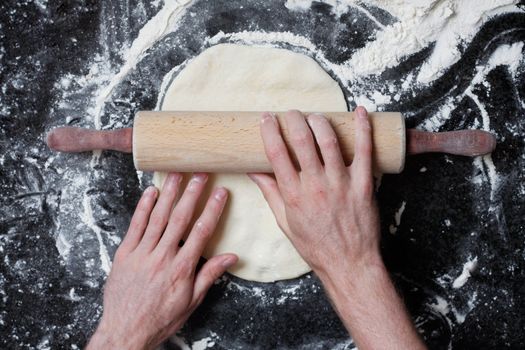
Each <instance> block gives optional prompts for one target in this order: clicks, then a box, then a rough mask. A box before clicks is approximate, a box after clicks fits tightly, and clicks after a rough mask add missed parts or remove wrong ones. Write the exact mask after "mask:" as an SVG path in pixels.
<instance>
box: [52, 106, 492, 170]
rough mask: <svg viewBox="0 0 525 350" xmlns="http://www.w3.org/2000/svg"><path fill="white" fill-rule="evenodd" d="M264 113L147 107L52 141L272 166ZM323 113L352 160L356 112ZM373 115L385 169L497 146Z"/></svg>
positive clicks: (63, 147) (246, 166)
mask: <svg viewBox="0 0 525 350" xmlns="http://www.w3.org/2000/svg"><path fill="white" fill-rule="evenodd" d="M261 114H262V112H200V111H191V112H178V111H177V112H169V111H168V112H154V111H140V112H138V113H137V114H136V116H135V120H134V124H133V128H124V129H119V130H89V129H83V128H77V127H59V128H56V129H53V130H52V131H50V133H49V134H48V136H47V144H48V146H49V147H50V148H51V149H53V150H56V151H62V152H84V151H93V150H115V151H120V152H126V153H133V161H134V164H135V167H136V168H137V169H138V170H143V171H180V172H195V171H199V172H217V173H219V172H220V173H232V172H236V173H247V172H272V168H271V166H270V163H269V162H268V159H267V158H266V154H265V152H264V146H263V141H262V138H261V136H260V127H259V125H260V120H261ZM323 115H324V116H325V117H326V118H327V119H328V120H329V121H330V123H331V125H332V126H333V128H334V130H335V132H336V135H337V137H338V140H339V144H340V147H341V151H342V154H343V157H344V160H345V162H346V163H347V164H350V163H351V161H352V158H353V154H354V118H355V114H354V112H323ZM369 115H370V121H371V125H372V133H373V151H374V168H375V170H376V171H378V172H381V173H390V174H396V173H400V172H401V171H402V170H403V167H404V165H405V157H406V155H407V154H408V155H412V154H420V153H428V152H442V153H450V154H456V155H464V156H478V155H484V154H488V153H490V152H492V151H493V150H494V148H495V146H496V139H495V137H494V135H492V134H491V133H489V132H486V131H481V130H460V131H449V132H439V133H432V132H425V131H419V130H415V129H408V130H407V129H405V120H404V118H403V116H402V115H401V113H395V112H381V113H378V112H375V113H369ZM276 116H277V120H278V122H279V124H280V127H281V130H282V133H283V136H284V140H285V142H286V143H287V144H289V143H290V142H289V140H290V134H289V133H288V130H287V128H286V123H285V121H284V118H285V112H277V113H276ZM292 157H293V155H292ZM294 161H295V160H294Z"/></svg>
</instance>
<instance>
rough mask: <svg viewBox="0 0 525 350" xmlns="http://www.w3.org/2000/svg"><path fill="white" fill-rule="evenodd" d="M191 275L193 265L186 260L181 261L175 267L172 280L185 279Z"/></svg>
mask: <svg viewBox="0 0 525 350" xmlns="http://www.w3.org/2000/svg"><path fill="white" fill-rule="evenodd" d="M192 274H193V264H192V263H191V262H190V261H189V260H187V259H181V260H180V261H178V262H177V264H176V265H175V268H174V271H173V274H172V278H173V280H174V281H176V280H180V279H185V278H188V277H190V276H192Z"/></svg>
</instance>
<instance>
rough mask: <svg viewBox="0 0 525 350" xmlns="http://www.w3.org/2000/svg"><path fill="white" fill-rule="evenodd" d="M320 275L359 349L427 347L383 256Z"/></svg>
mask: <svg viewBox="0 0 525 350" xmlns="http://www.w3.org/2000/svg"><path fill="white" fill-rule="evenodd" d="M350 268H352V267H350ZM319 277H320V278H321V280H322V282H323V284H324V285H325V288H326V290H327V293H328V295H329V296H330V299H331V300H332V302H333V304H334V306H335V308H336V311H337V313H338V314H339V317H340V318H341V320H342V321H343V323H344V325H345V327H346V328H347V329H348V330H349V332H350V334H351V335H352V337H353V339H354V341H355V342H356V344H357V346H358V347H359V349H426V346H425V345H424V343H423V341H422V340H421V338H420V336H419V334H418V333H417V330H416V329H415V327H414V325H413V323H412V320H411V318H410V316H409V314H408V312H407V310H406V308H405V306H404V304H403V301H402V300H401V298H400V297H399V295H398V294H397V292H396V290H395V287H394V285H393V284H392V281H391V279H390V276H389V275H388V272H387V271H386V268H385V267H384V265H383V263H382V262H381V260H380V259H379V258H378V259H377V260H376V261H375V262H374V263H373V264H371V265H368V266H366V268H365V267H354V268H352V270H349V271H343V270H341V272H338V273H332V274H330V275H328V274H320V276H319Z"/></svg>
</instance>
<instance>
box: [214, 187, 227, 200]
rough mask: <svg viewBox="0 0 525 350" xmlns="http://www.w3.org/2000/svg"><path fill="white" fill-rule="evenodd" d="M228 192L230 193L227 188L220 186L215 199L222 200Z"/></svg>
mask: <svg viewBox="0 0 525 350" xmlns="http://www.w3.org/2000/svg"><path fill="white" fill-rule="evenodd" d="M227 194H228V192H227V191H226V189H225V188H223V187H219V188H218V189H216V190H215V199H216V200H218V201H221V200H223V199H224V198H226V195H227Z"/></svg>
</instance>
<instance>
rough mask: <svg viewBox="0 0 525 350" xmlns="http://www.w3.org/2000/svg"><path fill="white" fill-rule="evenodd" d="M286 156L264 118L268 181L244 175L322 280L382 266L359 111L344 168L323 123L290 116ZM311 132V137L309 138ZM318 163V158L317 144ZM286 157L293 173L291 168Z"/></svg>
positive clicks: (273, 122) (368, 150)
mask: <svg viewBox="0 0 525 350" xmlns="http://www.w3.org/2000/svg"><path fill="white" fill-rule="evenodd" d="M285 120H286V124H287V128H288V132H289V135H290V143H291V149H290V150H288V149H287V147H286V144H285V142H284V140H283V137H282V135H281V131H280V128H279V123H278V120H277V119H276V118H275V117H274V116H272V115H271V114H269V113H265V114H264V115H263V117H262V120H261V135H262V138H263V141H264V147H265V150H266V154H267V157H268V159H269V161H270V163H271V165H272V167H273V170H274V172H275V179H274V178H273V177H272V176H271V175H267V174H250V177H251V178H252V179H253V180H254V181H255V182H256V183H257V185H258V186H259V187H260V189H261V190H262V192H263V194H264V197H265V198H266V200H267V201H268V203H269V205H270V207H271V209H272V211H273V213H274V215H275V217H276V219H277V222H278V224H279V226H280V227H281V229H282V230H283V231H284V232H285V233H286V235H287V236H288V238H289V239H290V240H291V242H292V243H293V245H294V246H295V248H296V249H297V251H298V252H299V254H301V256H302V257H303V259H304V260H305V261H306V262H307V263H308V264H309V265H310V266H311V267H312V269H313V270H314V271H315V272H316V273H317V274H318V275H319V276H320V277H321V278H323V277H328V278H330V276H332V272H334V273H335V270H337V273H338V274H340V273H341V269H345V270H346V269H348V270H346V271H345V272H346V273H352V272H354V271H358V269H359V267H363V266H368V265H370V264H372V265H373V264H381V259H380V254H379V216H378V209H377V206H376V203H375V200H374V183H373V176H372V133H371V126H370V122H369V119H368V115H367V112H366V110H365V109H364V108H363V107H358V108H357V109H356V118H355V129H356V140H355V156H354V159H353V162H352V164H351V165H350V166H348V167H347V166H346V165H345V163H344V161H343V157H342V155H341V150H340V148H339V144H338V141H337V137H336V134H335V132H334V130H333V129H332V127H331V125H330V123H329V121H328V120H327V119H326V118H325V117H323V116H321V115H315V114H313V115H309V116H307V117H306V119H305V117H304V116H303V115H302V114H301V113H300V112H299V111H289V112H288V113H287V115H286V118H285ZM312 133H313V134H312ZM316 144H317V145H318V147H319V149H320V151H321V152H320V153H321V155H322V160H321V159H320V157H319V156H318V153H317V148H316V147H317V146H316ZM289 152H293V154H294V155H295V157H296V158H297V160H298V163H299V166H300V169H299V170H298V169H296V168H295V167H294V164H293V162H292V160H291V157H290V154H289Z"/></svg>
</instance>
